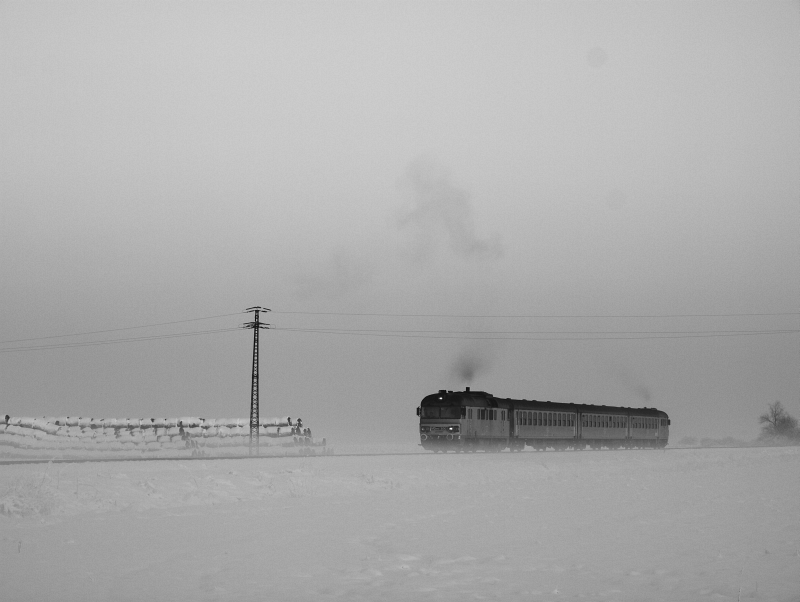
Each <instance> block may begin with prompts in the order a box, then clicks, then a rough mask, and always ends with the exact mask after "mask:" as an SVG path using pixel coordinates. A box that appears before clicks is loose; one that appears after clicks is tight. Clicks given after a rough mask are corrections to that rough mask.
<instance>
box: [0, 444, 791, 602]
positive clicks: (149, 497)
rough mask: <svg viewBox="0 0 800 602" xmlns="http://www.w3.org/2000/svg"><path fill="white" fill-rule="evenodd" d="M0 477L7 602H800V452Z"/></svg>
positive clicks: (263, 462) (202, 467)
mask: <svg viewBox="0 0 800 602" xmlns="http://www.w3.org/2000/svg"><path fill="white" fill-rule="evenodd" d="M374 449H382V450H383V451H392V452H403V451H412V452H413V451H417V450H418V449H419V448H417V447H416V446H414V445H411V444H409V445H406V446H403V445H396V446H393V447H385V448H376V447H375V446H373V447H370V446H367V445H363V446H359V447H356V446H353V447H351V448H347V447H344V446H338V447H336V452H337V455H335V456H324V457H314V458H302V457H296V458H294V457H292V458H264V459H245V460H234V459H225V460H207V459H201V460H189V459H187V460H176V461H156V460H154V461H146V462H112V463H86V464H51V465H33V466H31V465H29V466H0V504H2V507H3V509H4V515H3V516H0V581H1V583H0V588H2V589H1V591H2V595H1V596H0V598H2V600H7V601H11V600H60V601H63V600H148V601H150V600H169V601H175V600H329V599H330V600H472V599H489V600H493V599H498V600H553V601H557V600H631V601H632V600H664V601H670V602H672V601H679V600H687V601H696V600H713V601H724V600H780V601H798V600H800V448H747V449H667V450H666V451H608V452H605V451H603V452H590V451H586V452H563V453H555V452H546V453H535V452H529V453H516V454H512V453H499V454H482V453H480V454H468V455H455V454H448V455H441V454H437V455H434V454H431V453H429V454H424V455H385V456H378V457H376V456H372V457H364V456H361V457H359V456H345V455H343V454H344V453H346V452H348V451H371V450H374Z"/></svg>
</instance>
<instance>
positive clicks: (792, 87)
mask: <svg viewBox="0 0 800 602" xmlns="http://www.w3.org/2000/svg"><path fill="white" fill-rule="evenodd" d="M799 35H800V9H799V8H798V3H797V2H671V1H670V2H639V3H637V2H617V3H615V2H602V3H600V2H596V3H588V2H576V3H571V2H546V3H545V2H543V3H537V2H524V3H523V2H515V3H511V2H507V3H501V2H470V3H468V2H418V3H415V2H396V3H390V2H383V3H379V2H327V3H323V2H319V3H317V2H315V3H312V2H294V1H293V2H285V3H278V2H265V3H260V2H247V3H245V2H207V3H194V2H181V3H178V2H132V3H116V2H115V3H111V2H104V3H76V2H57V3H52V4H48V3H31V2H0V256H1V257H2V261H0V306H2V309H3V314H2V319H1V320H0V341H3V343H2V344H0V351H1V352H0V411H3V412H5V413H9V414H11V415H34V416H36V415H39V416H41V415H82V416H97V417H126V416H130V417H151V416H175V415H184V416H186V415H195V416H205V417H228V416H231V417H235V416H240V417H245V416H247V415H248V413H249V403H250V368H251V352H252V332H251V331H226V332H220V333H211V334H203V335H198V336H191V337H185V338H173V339H151V340H139V341H134V342H117V343H114V344H107V345H98V346H85V347H77V346H69V347H60V348H49V349H43V350H35V351H33V350H28V351H8V349H10V348H12V347H20V346H36V345H54V344H70V343H77V342H86V341H97V340H108V339H122V338H132V337H145V336H149V335H163V334H168V333H180V332H183V333H188V332H198V331H206V330H216V329H226V328H232V327H235V326H237V325H240V324H241V323H243V322H245V321H247V320H248V319H249V317H248V316H247V315H246V314H239V313H238V312H241V310H243V309H245V308H247V307H250V306H253V305H262V306H266V307H270V308H272V310H273V313H271V314H269V315H268V317H267V320H268V321H269V323H270V324H272V325H273V326H275V327H276V329H275V330H272V331H262V339H261V341H262V356H261V405H262V410H261V413H262V416H274V415H287V414H289V415H291V416H293V417H296V416H298V415H300V416H302V417H303V418H304V420H305V422H306V423H307V424H308V425H310V426H312V428H313V429H314V434H315V435H318V436H328V437H329V438H331V439H333V440H334V441H336V440H339V441H342V440H344V439H346V438H350V437H352V438H353V439H356V438H368V439H380V438H381V437H385V438H388V439H391V440H403V439H409V438H411V439H413V438H414V437H416V436H417V430H416V420H417V419H416V416H415V412H414V409H415V407H416V406H417V405H418V403H419V400H420V399H421V398H422V397H423V396H425V395H427V394H429V393H431V392H435V391H436V390H438V389H440V388H447V389H460V388H463V387H464V386H465V385H466V384H470V385H471V386H472V387H473V388H475V389H482V390H486V391H489V392H491V393H493V394H495V395H497V396H500V397H524V398H527V399H531V398H533V399H547V400H553V401H566V402H582V403H591V402H597V403H606V404H613V405H623V406H637V407H641V406H647V407H657V408H659V409H662V410H664V411H666V412H668V413H669V414H670V416H671V417H672V425H673V429H672V434H673V441H675V440H676V438H680V437H682V436H686V435H696V436H713V437H724V436H728V435H730V436H734V437H739V438H743V439H752V438H754V437H755V436H756V435H757V434H758V424H757V419H758V415H759V414H760V413H761V412H762V411H763V410H764V409H766V406H767V404H768V403H771V402H774V401H775V400H781V401H782V402H783V403H784V405H785V406H786V407H787V408H788V409H789V411H790V412H791V413H793V414H794V415H795V416H798V417H800V370H799V369H798V366H800V339H799V338H798V337H799V336H800V335H798V334H797V332H796V331H797V329H798V328H799V327H800V319H798V315H797V313H796V312H797V311H798V299H800V277H799V272H798V260H799V259H800V257H798V252H799V251H800V227H799V226H800V202H799V201H800V177H799V175H798V174H799V171H798V165H800V112H799V109H798V106H800V105H799V104H798V101H799V99H800V55H799V50H798V43H797V40H798V39H799V37H798V36H799ZM293 312H320V313H321V314H342V313H354V314H393V315H390V316H365V315H355V316H342V315H318V314H314V313H293ZM792 312H794V315H792ZM398 314H402V315H398ZM419 314H436V315H438V316H439V317H421V316H420V315H419ZM730 314H789V315H761V316H755V315H748V316H731V315H730ZM687 315H692V316H696V317H639V318H634V317H604V318H598V317H590V316H687ZM698 315H700V316H703V317H698ZM211 316H220V317H217V318H214V319H208V320H196V321H192V322H184V323H180V324H171V325H162V326H157V327H152V328H147V329H134V330H124V331H115V332H105V333H101V334H96V335H92V336H83V337H63V338H58V339H48V340H35V341H34V340H26V341H19V342H13V341H17V340H20V339H35V338H39V337H47V336H54V335H67V334H73V333H86V332H94V331H106V330H110V329H115V328H127V327H133V326H144V325H152V324H162V323H165V322H175V321H178V320H187V319H194V318H207V317H211ZM457 316H502V317H494V318H488V317H482V318H476V317H473V318H460V317H457ZM519 316H538V317H536V318H523V317H519ZM555 316H571V317H555ZM282 328H283V329H295V328H298V329H309V328H320V329H334V328H335V329H346V330H349V331H351V332H348V333H338V334H337V333H330V332H326V333H319V332H316V333H315V332H301V331H297V330H281V329H282ZM353 330H360V331H370V332H360V333H355V332H352V331H353ZM376 330H381V332H375V331H376ZM775 330H793V331H795V332H790V333H777V334H774V333H773V334H758V335H755V334H740V333H738V332H734V331H775ZM388 331H403V332H388ZM408 331H419V332H414V333H412V332H408ZM433 331H437V332H433ZM706 331H714V332H717V333H718V334H722V335H725V336H714V337H708V336H696V335H697V334H698V333H700V332H706ZM565 332H578V333H584V334H580V335H572V334H564V333H565ZM456 333H460V334H456ZM471 333H493V334H471ZM542 333H548V334H542ZM585 333H593V334H585ZM596 333H608V334H602V335H601V334H596ZM640 333H649V334H646V335H645V334H640ZM377 334H382V335H386V334H389V335H393V336H373V335H377ZM668 335H669V336H676V335H680V337H681V338H669V339H664V338H644V339H639V340H631V338H630V337H643V336H647V337H663V336H668ZM731 335H736V336H731ZM434 336H435V337H462V338H432V337H434ZM466 337H478V339H480V338H482V337H488V339H487V340H475V339H474V338H472V339H470V338H466ZM508 337H517V338H519V337H521V338H523V339H524V340H506V339H507V338H508ZM573 337H579V338H581V339H586V338H589V339H597V338H598V337H610V338H607V339H605V340H563V339H571V338H573ZM532 339H544V340H532ZM10 341H11V342H10ZM462 360H463V361H466V362H467V363H468V364H470V363H471V364H470V365H471V367H472V368H474V370H473V372H474V374H472V375H471V377H472V380H471V382H467V375H466V373H464V371H463V370H459V369H458V368H459V361H462ZM460 367H462V368H463V367H464V366H460ZM467 367H470V366H467ZM467 372H468V371H467Z"/></svg>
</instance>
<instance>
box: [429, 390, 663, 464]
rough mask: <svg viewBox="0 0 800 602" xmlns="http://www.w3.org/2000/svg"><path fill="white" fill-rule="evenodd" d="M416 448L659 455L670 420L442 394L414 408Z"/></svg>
mask: <svg viewBox="0 0 800 602" xmlns="http://www.w3.org/2000/svg"><path fill="white" fill-rule="evenodd" d="M417 416H419V438H420V445H421V446H422V447H423V448H424V449H426V450H430V451H433V452H447V451H455V452H475V451H486V452H498V451H502V450H505V449H509V450H511V451H512V452H513V451H523V450H524V449H525V447H526V446H528V447H531V448H533V449H534V450H537V451H544V450H546V449H547V448H552V449H555V450H568V449H574V450H584V449H586V448H587V446H588V447H589V448H590V449H601V448H608V449H623V448H624V449H630V448H642V449H644V448H651V449H658V448H664V447H666V446H667V442H668V441H669V426H670V419H669V416H668V415H667V413H666V412H663V411H661V410H657V409H656V408H623V407H615V406H606V405H591V404H576V403H558V402H552V401H536V400H527V399H503V398H499V397H495V396H494V395H492V394H490V393H486V392H485V391H471V390H470V388H469V387H467V388H466V389H465V390H464V391H446V390H444V389H442V390H440V391H439V392H438V393H434V394H432V395H428V396H427V397H425V398H423V400H422V402H421V403H420V405H419V406H418V407H417Z"/></svg>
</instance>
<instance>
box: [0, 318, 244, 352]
mask: <svg viewBox="0 0 800 602" xmlns="http://www.w3.org/2000/svg"><path fill="white" fill-rule="evenodd" d="M238 315H241V314H240V313H235V314H220V315H218V316H206V317H204V318H190V319H188V320H175V321H173V322H159V323H157V324H144V325H142V326H127V327H125V328H109V329H107V330H92V331H89V332H76V333H73V334H57V335H53V336H49V337H34V338H30V339H12V340H9V341H0V345H5V344H7V343H24V342H26V341H44V340H47V339H63V338H67V337H82V336H87V335H90V334H105V333H107V332H119V331H122V330H137V329H140V328H153V327H155V326H169V325H171V324H183V323H185V322H197V321H199V320H213V319H214V318H227V317H229V316H238Z"/></svg>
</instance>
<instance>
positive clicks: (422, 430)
mask: <svg viewBox="0 0 800 602" xmlns="http://www.w3.org/2000/svg"><path fill="white" fill-rule="evenodd" d="M419 432H420V433H430V432H431V427H429V426H421V427H419Z"/></svg>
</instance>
